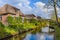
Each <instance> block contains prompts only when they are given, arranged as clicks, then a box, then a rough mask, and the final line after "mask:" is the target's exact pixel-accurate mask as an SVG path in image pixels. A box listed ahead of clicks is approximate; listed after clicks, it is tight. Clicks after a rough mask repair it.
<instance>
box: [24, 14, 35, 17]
mask: <svg viewBox="0 0 60 40" xmlns="http://www.w3.org/2000/svg"><path fill="white" fill-rule="evenodd" d="M25 16H28V17H36V16H35V15H34V14H26V15H25Z"/></svg>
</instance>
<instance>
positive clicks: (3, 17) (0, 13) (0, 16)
mask: <svg viewBox="0 0 60 40" xmlns="http://www.w3.org/2000/svg"><path fill="white" fill-rule="evenodd" d="M8 16H12V17H19V16H21V17H22V22H23V21H24V18H26V19H27V20H30V19H32V18H34V19H40V18H41V17H36V16H35V15H34V14H23V13H22V12H21V11H20V9H18V8H16V7H14V6H11V5H9V4H5V5H4V6H2V7H1V8H0V21H1V22H2V23H3V24H6V23H7V17H8Z"/></svg>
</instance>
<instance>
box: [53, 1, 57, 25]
mask: <svg viewBox="0 0 60 40" xmlns="http://www.w3.org/2000/svg"><path fill="white" fill-rule="evenodd" d="M54 11H55V16H56V23H57V25H58V14H57V9H56V0H54Z"/></svg>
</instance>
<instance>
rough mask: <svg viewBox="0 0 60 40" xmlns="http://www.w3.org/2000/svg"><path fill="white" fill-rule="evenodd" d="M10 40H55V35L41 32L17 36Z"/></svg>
mask: <svg viewBox="0 0 60 40" xmlns="http://www.w3.org/2000/svg"><path fill="white" fill-rule="evenodd" d="M9 40H54V33H53V32H52V33H44V32H41V31H39V30H34V31H31V32H27V33H23V34H20V35H17V36H15V37H13V38H10V39H9Z"/></svg>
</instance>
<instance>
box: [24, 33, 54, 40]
mask: <svg viewBox="0 0 60 40" xmlns="http://www.w3.org/2000/svg"><path fill="white" fill-rule="evenodd" d="M24 40H54V35H53V34H46V33H36V34H27V35H26V37H25V38H24Z"/></svg>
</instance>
